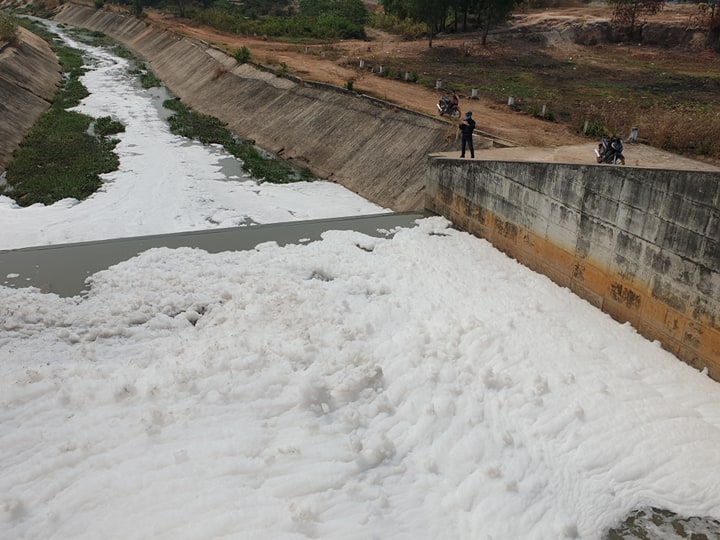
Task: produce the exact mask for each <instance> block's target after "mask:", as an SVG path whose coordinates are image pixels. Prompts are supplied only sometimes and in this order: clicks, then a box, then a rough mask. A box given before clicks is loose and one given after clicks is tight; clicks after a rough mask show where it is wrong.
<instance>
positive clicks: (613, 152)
mask: <svg viewBox="0 0 720 540" xmlns="http://www.w3.org/2000/svg"><path fill="white" fill-rule="evenodd" d="M622 151H623V144H622V141H621V140H620V138H619V137H603V138H602V140H601V141H600V144H598V147H597V148H596V149H595V156H596V158H597V162H598V163H610V164H611V165H618V164H620V165H625V156H623V153H622Z"/></svg>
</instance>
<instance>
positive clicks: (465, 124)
mask: <svg viewBox="0 0 720 540" xmlns="http://www.w3.org/2000/svg"><path fill="white" fill-rule="evenodd" d="M460 131H461V132H462V151H461V152H460V157H461V158H464V157H465V147H466V146H467V147H468V148H470V157H471V158H475V147H473V131H475V120H473V118H472V113H471V112H470V111H468V112H466V113H465V120H463V121H462V122H460Z"/></svg>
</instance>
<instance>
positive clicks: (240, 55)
mask: <svg viewBox="0 0 720 540" xmlns="http://www.w3.org/2000/svg"><path fill="white" fill-rule="evenodd" d="M233 58H235V60H236V61H237V63H238V64H244V63H246V62H249V61H250V49H248V48H247V47H246V46H245V45H243V46H242V47H240V48H239V49H238V50H236V51H235V54H234V55H233Z"/></svg>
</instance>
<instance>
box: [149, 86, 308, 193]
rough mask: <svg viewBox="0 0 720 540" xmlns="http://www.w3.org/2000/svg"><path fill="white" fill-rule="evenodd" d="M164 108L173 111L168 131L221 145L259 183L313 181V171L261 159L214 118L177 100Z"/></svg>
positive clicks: (168, 103)
mask: <svg viewBox="0 0 720 540" xmlns="http://www.w3.org/2000/svg"><path fill="white" fill-rule="evenodd" d="M163 106H164V107H165V108H166V109H169V110H171V111H173V115H172V116H171V117H170V118H169V119H168V122H169V124H170V131H172V132H173V133H174V134H176V135H181V136H183V137H187V138H189V139H195V140H197V141H200V142H201V143H203V144H220V145H222V146H223V147H224V148H225V150H227V151H228V152H229V153H231V154H232V155H233V156H235V157H236V158H238V159H239V160H241V161H242V163H243V166H242V167H243V170H244V171H246V172H248V173H250V174H251V175H252V176H253V177H254V178H257V179H258V180H259V181H261V182H272V183H275V184H287V183H290V182H297V181H311V180H314V176H313V174H312V172H310V170H309V169H307V168H304V169H302V170H300V171H299V172H298V171H297V170H296V169H295V168H293V167H292V166H291V165H289V164H288V163H286V162H284V161H281V160H279V159H275V158H272V157H266V156H264V155H263V154H261V153H260V152H259V151H258V149H257V148H255V146H254V145H253V144H252V143H250V142H247V141H241V140H239V139H238V138H237V137H236V136H234V135H233V134H232V133H231V132H230V131H229V130H228V129H227V127H226V126H227V124H225V123H224V122H221V121H220V120H219V119H217V118H215V117H214V116H209V115H207V114H202V113H198V112H196V111H193V110H192V109H190V108H189V107H187V106H185V105H184V104H183V103H181V102H180V100H178V99H169V100H166V101H165V102H164V103H163Z"/></svg>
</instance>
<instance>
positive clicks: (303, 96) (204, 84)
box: [55, 4, 449, 211]
mask: <svg viewBox="0 0 720 540" xmlns="http://www.w3.org/2000/svg"><path fill="white" fill-rule="evenodd" d="M55 19H56V20H57V21H60V22H64V23H68V24H72V25H75V26H79V27H83V28H89V29H92V30H98V31H101V32H104V33H105V34H107V35H108V36H110V37H112V38H113V39H115V40H117V41H119V42H120V43H122V44H124V45H125V46H127V47H128V48H130V49H131V50H133V51H134V52H136V53H137V54H139V55H140V56H142V57H143V58H144V59H145V60H147V61H148V62H149V63H150V65H151V67H152V69H153V71H154V72H155V74H156V75H157V76H158V77H160V79H162V81H163V82H164V83H165V84H166V86H167V87H168V88H169V89H170V91H171V92H173V93H174V94H175V95H176V96H178V97H180V98H181V99H182V101H183V102H184V103H186V104H187V105H189V106H191V107H193V108H194V109H195V110H197V111H200V112H203V113H205V114H210V115H213V116H215V117H217V118H219V119H221V120H223V121H224V122H227V123H228V127H229V128H230V129H231V130H232V131H233V132H234V133H236V134H238V135H239V136H240V137H242V138H246V139H252V140H255V141H256V143H257V145H258V146H260V147H262V148H265V149H267V150H269V151H271V152H274V153H277V154H279V155H281V156H282V157H283V158H285V159H288V160H290V161H292V162H294V163H296V164H298V165H302V166H308V167H309V168H310V169H311V170H312V171H313V172H314V173H315V174H317V175H319V176H321V177H325V178H329V179H331V180H334V181H336V182H338V183H340V184H342V185H344V186H345V187H347V188H348V189H350V190H352V191H354V192H356V193H358V194H359V195H361V196H363V197H365V198H366V199H368V200H370V201H372V202H375V203H376V204H379V205H381V206H384V207H387V208H391V209H393V210H396V211H409V210H422V208H423V198H424V195H423V194H424V189H425V173H426V167H427V155H428V154H429V153H431V152H434V151H442V150H447V149H449V144H448V142H446V140H445V134H446V132H447V130H448V124H447V123H445V122H442V121H440V120H438V119H435V118H431V117H428V116H425V115H421V114H417V113H414V112H412V111H408V110H405V109H402V108H398V107H392V106H389V105H388V104H385V103H383V102H380V101H378V100H374V99H371V98H368V97H364V96H358V95H356V94H353V93H351V92H346V91H344V90H343V89H341V88H335V87H330V86H327V85H320V84H314V83H308V82H304V81H301V80H299V79H293V78H290V77H286V76H277V75H275V74H273V73H270V72H268V71H264V70H262V69H259V68H257V67H255V66H252V65H249V64H243V65H238V64H237V63H236V62H235V60H234V59H233V58H232V57H230V56H228V55H227V54H225V53H224V52H222V51H219V50H217V49H215V48H213V47H210V46H209V45H207V44H205V43H202V42H198V41H196V40H193V39H190V38H186V37H181V36H179V35H177V34H174V33H171V32H169V31H165V30H160V29H157V28H154V27H152V26H150V25H149V24H148V23H146V22H144V21H140V20H138V19H135V18H133V17H128V16H124V15H121V14H117V13H111V12H107V11H102V10H95V9H92V8H88V7H84V6H78V5H74V4H66V5H65V6H63V8H62V10H61V11H60V12H59V14H58V15H57V16H56V17H55Z"/></svg>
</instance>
